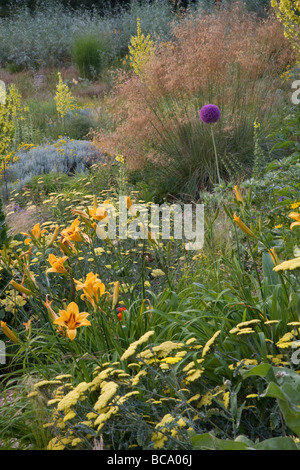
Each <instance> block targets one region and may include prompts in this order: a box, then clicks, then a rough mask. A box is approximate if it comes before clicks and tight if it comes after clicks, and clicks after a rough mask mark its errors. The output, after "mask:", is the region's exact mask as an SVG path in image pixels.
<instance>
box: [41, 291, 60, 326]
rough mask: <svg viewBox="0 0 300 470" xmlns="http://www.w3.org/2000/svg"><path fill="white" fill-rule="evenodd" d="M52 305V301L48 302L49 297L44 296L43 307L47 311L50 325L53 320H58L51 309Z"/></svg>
mask: <svg viewBox="0 0 300 470" xmlns="http://www.w3.org/2000/svg"><path fill="white" fill-rule="evenodd" d="M52 303H53V300H49V295H48V294H47V295H46V302H43V304H44V305H45V307H46V309H47V311H48V315H49V317H50V320H51V321H52V323H53V322H54V320H56V319H57V318H58V316H57V315H56V313H55V312H54V310H53V308H52V307H51V304H52Z"/></svg>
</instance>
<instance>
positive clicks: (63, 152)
mask: <svg viewBox="0 0 300 470" xmlns="http://www.w3.org/2000/svg"><path fill="white" fill-rule="evenodd" d="M18 157H19V161H18V162H16V163H14V164H12V165H11V166H10V167H9V169H8V170H7V180H8V191H11V190H12V189H16V190H19V189H20V188H22V187H23V186H24V185H25V184H26V183H28V182H29V181H30V180H31V178H32V177H33V176H37V175H42V174H49V173H65V174H74V173H84V172H86V171H87V169H88V168H89V167H90V166H91V165H92V164H94V163H96V162H97V161H99V160H101V158H102V154H101V153H99V151H98V150H97V149H96V148H95V147H94V146H93V144H92V143H91V142H89V141H76V140H70V139H61V140H60V141H59V142H58V143H56V144H53V145H50V144H48V145H47V144H44V145H41V146H39V147H36V148H33V149H32V150H27V151H25V152H19V153H18Z"/></svg>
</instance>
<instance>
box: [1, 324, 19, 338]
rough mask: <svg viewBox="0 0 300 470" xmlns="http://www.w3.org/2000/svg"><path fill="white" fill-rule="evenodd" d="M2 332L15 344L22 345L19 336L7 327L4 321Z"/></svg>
mask: <svg viewBox="0 0 300 470" xmlns="http://www.w3.org/2000/svg"><path fill="white" fill-rule="evenodd" d="M1 329H2V332H3V333H4V334H5V336H7V337H8V338H9V339H10V340H11V341H13V342H14V343H21V341H20V340H19V338H18V337H17V335H16V334H15V333H14V332H13V331H12V330H11V329H10V328H8V326H7V325H6V323H5V322H4V321H2V322H1Z"/></svg>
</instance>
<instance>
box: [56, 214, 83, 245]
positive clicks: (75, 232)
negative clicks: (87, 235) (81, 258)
mask: <svg viewBox="0 0 300 470" xmlns="http://www.w3.org/2000/svg"><path fill="white" fill-rule="evenodd" d="M79 225H80V220H79V219H75V220H74V222H73V223H72V225H71V227H67V228H65V229H64V230H62V231H61V236H62V242H64V241H73V242H82V241H83V239H82V236H81V235H80V228H79Z"/></svg>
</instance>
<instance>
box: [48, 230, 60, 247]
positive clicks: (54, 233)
mask: <svg viewBox="0 0 300 470" xmlns="http://www.w3.org/2000/svg"><path fill="white" fill-rule="evenodd" d="M59 229H60V226H59V225H57V226H56V228H55V230H54V232H53V235H52V237H51V239H50V242H49V244H48V247H49V246H52V245H53V243H54V242H55V240H56V239H57V237H58V234H59Z"/></svg>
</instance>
